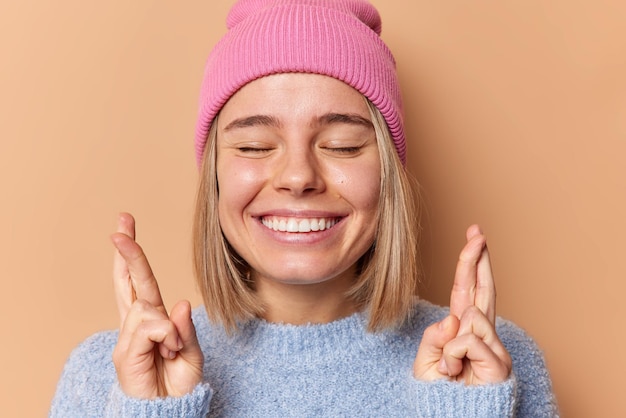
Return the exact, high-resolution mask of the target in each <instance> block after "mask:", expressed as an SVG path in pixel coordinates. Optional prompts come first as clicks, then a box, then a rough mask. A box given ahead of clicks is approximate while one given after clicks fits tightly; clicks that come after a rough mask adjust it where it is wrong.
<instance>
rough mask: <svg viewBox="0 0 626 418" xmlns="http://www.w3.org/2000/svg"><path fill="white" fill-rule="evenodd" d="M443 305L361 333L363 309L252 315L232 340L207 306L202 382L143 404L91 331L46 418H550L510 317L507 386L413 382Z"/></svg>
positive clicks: (549, 405)
mask: <svg viewBox="0 0 626 418" xmlns="http://www.w3.org/2000/svg"><path fill="white" fill-rule="evenodd" d="M447 314H448V311H447V309H446V308H441V307H438V306H435V305H432V304H430V303H428V302H425V301H420V302H419V303H418V304H417V305H416V309H415V312H414V314H413V315H412V316H411V318H410V320H409V321H407V322H406V323H405V324H404V325H403V326H402V327H400V328H398V329H395V330H388V331H384V332H379V333H368V332H367V331H366V326H367V316H366V315H365V314H362V313H358V314H354V315H352V316H350V317H347V318H343V319H340V320H337V321H335V322H331V323H329V324H321V325H303V326H293V325H283V324H272V323H268V322H265V321H263V320H256V321H253V322H250V323H248V324H247V325H245V326H244V327H243V329H242V331H241V332H240V333H237V334H235V335H233V336H228V335H227V334H226V333H225V332H224V330H223V329H222V328H221V327H218V326H215V325H213V324H211V323H210V322H209V321H208V319H207V316H206V313H205V312H204V309H203V308H198V309H195V310H194V313H193V320H194V324H195V326H196V329H197V332H198V338H199V340H200V344H201V346H202V350H203V352H204V355H205V364H204V382H203V383H201V384H199V385H198V386H197V387H196V388H195V390H194V391H193V392H192V393H190V394H188V395H185V396H183V397H179V398H175V397H168V398H159V399H156V400H141V399H134V398H130V397H128V396H126V395H125V394H124V393H123V392H122V391H121V389H120V387H119V385H118V383H117V380H116V373H115V368H114V366H113V363H112V361H111V355H112V352H113V347H114V345H115V343H116V341H117V332H103V333H99V334H96V335H94V336H92V337H90V338H89V339H87V340H86V341H85V342H83V343H82V344H81V345H80V346H79V347H78V348H76V349H75V350H74V352H73V353H72V355H71V356H70V358H69V360H68V362H67V364H66V366H65V369H64V371H63V374H62V376H61V379H60V381H59V384H58V387H57V393H56V395H55V398H54V400H53V402H52V408H51V411H50V416H51V417H64V418H66V417H83V418H84V417H102V416H108V417H168V418H169V417H204V416H206V415H207V414H208V416H210V417H321V416H323V417H369V416H376V417H511V416H517V417H553V416H558V411H557V407H556V402H555V399H554V396H553V394H552V388H551V382H550V378H549V375H548V372H547V370H546V367H545V364H544V360H543V357H542V354H541V352H540V351H539V349H538V348H537V346H536V345H535V343H534V342H533V341H532V340H531V339H530V338H529V337H528V336H527V335H526V334H525V333H524V332H523V331H522V330H521V329H520V328H518V327H517V326H515V325H514V324H512V323H511V322H508V321H505V320H502V319H498V322H497V332H498V335H499V336H500V338H501V340H502V342H503V343H504V345H505V346H506V348H507V349H508V350H509V353H510V354H511V357H512V358H513V373H512V375H511V377H510V378H509V379H508V380H507V381H506V382H503V383H500V384H492V385H485V386H466V385H464V384H462V383H456V382H450V381H447V380H439V381H435V382H423V381H418V380H416V379H415V378H413V376H412V366H413V361H414V359H415V355H416V352H417V348H418V346H419V343H420V339H421V336H422V334H423V332H424V330H425V329H426V327H428V326H429V325H430V324H432V323H434V322H436V321H439V320H441V319H443V318H444V317H445V316H446V315H447Z"/></svg>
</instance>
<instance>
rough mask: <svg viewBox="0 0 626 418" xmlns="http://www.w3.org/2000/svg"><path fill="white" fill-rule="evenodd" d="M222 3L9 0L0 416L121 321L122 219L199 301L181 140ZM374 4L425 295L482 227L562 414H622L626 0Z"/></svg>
mask: <svg viewBox="0 0 626 418" xmlns="http://www.w3.org/2000/svg"><path fill="white" fill-rule="evenodd" d="M230 4H231V0H220V1H187V2H183V3H180V2H155V1H148V0H134V1H131V2H128V1H119V0H118V1H100V2H85V1H78V0H71V1H70V0H62V1H52V0H37V1H35V0H23V1H20V2H17V1H9V0H1V1H0V54H1V57H2V58H1V59H2V61H1V65H0V193H1V199H2V200H1V203H0V230H1V231H2V233H1V235H0V279H1V280H2V291H1V292H0V295H1V296H0V297H1V300H0V306H1V309H2V312H1V315H0V318H1V319H0V321H1V323H0V324H1V327H0V329H1V330H2V331H1V332H2V342H1V343H0V347H1V348H0V350H1V351H0V359H2V363H3V366H2V379H0V380H1V383H0V384H1V386H0V408H1V411H0V415H2V416H7V417H8V416H29V417H30V416H45V415H46V413H47V410H48V406H49V402H50V400H51V398H52V395H53V393H54V388H55V384H56V381H57V379H58V377H59V374H60V372H61V369H62V366H63V363H64V361H65V359H66V357H67V355H68V354H69V352H70V350H71V349H72V347H74V346H75V345H76V344H77V343H78V342H79V341H81V340H82V339H84V338H85V337H86V336H88V335H89V334H91V333H93V332H95V331H97V330H100V329H106V328H112V327H115V326H116V325H117V318H116V310H115V306H114V300H113V294H112V290H111V285H110V270H111V263H110V259H111V245H110V243H109V240H108V236H109V234H110V232H112V230H113V228H114V226H115V219H116V214H117V212H118V211H120V210H128V211H131V212H133V213H134V214H135V215H136V216H137V218H138V223H139V225H138V227H139V239H140V241H141V243H142V244H143V245H144V247H145V249H146V251H147V252H148V254H149V255H150V256H151V259H152V263H153V267H154V269H155V270H156V272H157V274H158V277H160V279H161V287H162V290H163V293H164V295H165V298H166V301H167V302H168V304H169V305H171V304H172V303H173V302H174V301H175V300H177V299H179V298H191V299H192V301H193V302H194V303H198V302H199V300H198V297H197V295H196V294H195V291H194V285H193V283H192V279H191V269H190V262H189V261H190V249H189V247H190V246H189V233H190V225H191V213H192V209H191V208H192V202H193V195H194V189H195V184H196V170H195V166H194V159H193V152H192V137H193V127H194V119H195V112H196V100H197V90H198V86H199V82H200V77H201V73H202V66H203V63H204V60H205V57H206V55H207V53H208V51H209V49H210V47H211V46H212V45H213V44H214V43H215V42H216V40H217V39H218V37H219V36H220V35H221V34H222V33H223V32H224V23H223V22H224V18H225V15H226V12H227V9H228V7H229V6H230ZM374 4H376V5H377V6H378V7H379V9H380V11H381V14H382V15H383V37H384V39H385V40H386V41H387V42H388V44H389V45H390V47H391V48H392V50H393V51H394V53H395V54H396V57H397V59H398V63H399V73H400V77H401V82H402V86H403V90H404V96H405V101H406V114H407V117H406V121H407V130H408V135H409V137H410V155H409V167H410V170H411V171H412V172H413V173H414V174H415V175H416V177H417V178H418V179H419V180H420V182H421V184H422V186H423V195H424V209H425V225H426V229H425V230H426V233H425V253H424V254H425V255H424V258H425V264H426V266H427V273H428V277H427V279H426V280H425V282H424V283H423V291H422V294H423V296H424V297H426V298H429V299H432V300H435V301H437V302H439V303H447V293H448V290H449V287H450V283H451V278H452V275H453V269H454V265H455V260H456V256H457V252H458V250H459V249H460V247H461V245H462V242H463V233H464V229H465V227H466V226H467V225H468V224H470V223H473V222H478V223H480V224H481V225H482V226H483V227H484V229H485V231H486V233H487V234H488V236H489V239H490V248H491V251H492V255H493V257H492V258H493V261H494V268H495V272H496V277H497V283H498V290H499V299H498V306H499V313H500V314H501V315H503V316H505V317H508V318H511V319H513V320H515V321H516V322H517V323H519V324H520V325H522V326H523V327H524V328H526V329H527V330H528V332H529V333H530V334H531V335H533V336H534V337H535V338H536V339H537V341H538V342H539V343H540V345H541V346H542V347H543V349H544V350H545V352H546V356H547V361H548V365H549V368H550V370H551V373H552V376H553V380H554V385H555V389H556V393H557V396H558V399H559V403H560V405H561V408H562V411H563V415H564V416H567V417H589V416H594V417H614V416H626V404H625V403H624V400H623V392H624V388H625V386H624V383H623V381H624V373H625V372H626V360H625V358H624V357H625V356H624V347H625V345H626V337H625V334H626V333H625V332H624V331H625V329H624V325H623V321H624V319H625V318H626V304H624V303H622V300H623V297H624V296H623V294H624V293H625V292H626V284H625V283H624V279H625V278H626V274H625V273H626V272H625V267H624V265H625V264H626V263H625V262H624V260H625V256H624V254H625V253H626V246H625V245H624V236H625V235H626V234H625V233H626V221H625V220H624V214H625V213H626V196H625V192H626V169H625V168H624V165H623V160H624V155H626V78H625V76H624V74H626V26H624V24H623V22H624V21H625V20H626V2H621V1H619V0H615V1H608V0H600V1H598V0H593V1H592V0H586V1H571V0H550V1H548V0H527V1H501V0H494V1H464V0H463V1H461V0H458V1H446V0H443V1H442V0H436V1H435V0H430V1H426V0H393V1H383V0H376V1H374Z"/></svg>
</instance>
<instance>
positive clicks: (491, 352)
mask: <svg viewBox="0 0 626 418" xmlns="http://www.w3.org/2000/svg"><path fill="white" fill-rule="evenodd" d="M466 236H467V244H466V245H465V247H464V248H463V250H462V251H461V255H460V257H459V261H458V264H457V268H456V274H455V277H454V285H453V287H452V292H451V295H450V315H449V316H448V317H446V318H445V319H444V320H442V321H440V322H437V323H435V324H433V325H431V326H430V327H428V328H427V329H426V331H425V332H424V335H423V337H422V342H421V343H420V346H419V349H418V351H417V356H416V358H415V362H414V363H413V374H414V376H415V377H416V378H417V379H421V380H436V379H441V378H449V379H451V380H456V381H462V382H465V384H468V385H481V384H486V383H497V382H502V381H504V380H506V379H507V378H508V377H509V375H510V373H511V356H510V355H509V353H508V351H507V350H506V348H505V347H504V345H502V342H501V341H500V338H499V337H498V334H497V333H496V329H495V321H496V290H495V285H494V280H493V274H492V272H491V263H490V261H489V252H488V250H487V243H486V240H485V236H484V235H483V233H482V232H481V230H480V228H479V227H478V226H477V225H473V226H471V227H469V228H468V230H467V234H466Z"/></svg>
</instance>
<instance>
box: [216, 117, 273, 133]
mask: <svg viewBox="0 0 626 418" xmlns="http://www.w3.org/2000/svg"><path fill="white" fill-rule="evenodd" d="M253 126H270V127H274V128H280V127H281V126H282V124H281V123H280V121H279V120H278V118H275V117H274V116H268V115H253V116H246V117H243V118H238V119H235V120H234V121H232V122H230V123H229V124H228V125H226V127H225V128H224V131H230V130H233V129H238V128H250V127H253Z"/></svg>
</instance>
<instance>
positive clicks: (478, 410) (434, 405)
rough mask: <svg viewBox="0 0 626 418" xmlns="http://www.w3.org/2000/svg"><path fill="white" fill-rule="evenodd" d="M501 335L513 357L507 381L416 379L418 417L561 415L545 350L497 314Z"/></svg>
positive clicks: (526, 416) (548, 416) (415, 393)
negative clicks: (477, 382)
mask: <svg viewBox="0 0 626 418" xmlns="http://www.w3.org/2000/svg"><path fill="white" fill-rule="evenodd" d="M496 329H497V332H498V336H499V337H500V339H501V340H502V343H503V344H504V346H505V347H506V348H507V350H508V351H509V354H510V355H511V358H512V360H513V369H512V373H511V376H510V377H509V379H507V380H506V381H505V382H502V383H498V384H490V385H479V386H468V385H465V384H464V383H459V382H452V381H449V380H446V379H442V380H437V381H434V382H426V381H418V380H415V379H413V390H414V396H415V401H416V410H417V413H416V415H417V416H419V417H456V416H459V412H460V411H462V415H463V416H464V417H517V418H531V417H546V418H552V417H558V416H559V411H558V407H557V403H556V399H555V397H554V394H553V391H552V383H551V380H550V376H549V373H548V370H547V368H546V364H545V361H544V358H543V353H542V352H541V350H540V349H539V348H538V347H537V344H536V343H535V342H534V341H533V339H532V338H530V337H529V336H528V335H527V334H526V333H525V332H524V331H523V330H522V329H521V328H519V327H518V326H516V325H515V324H513V323H512V322H509V321H506V320H503V319H501V318H498V320H497V323H496Z"/></svg>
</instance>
